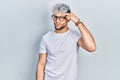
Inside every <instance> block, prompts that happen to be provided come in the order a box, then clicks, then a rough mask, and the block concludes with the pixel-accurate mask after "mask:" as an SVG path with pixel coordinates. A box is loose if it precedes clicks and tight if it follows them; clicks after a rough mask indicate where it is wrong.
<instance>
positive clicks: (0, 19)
mask: <svg viewBox="0 0 120 80" xmlns="http://www.w3.org/2000/svg"><path fill="white" fill-rule="evenodd" d="M59 2H64V3H66V4H68V5H70V7H71V9H72V12H74V13H75V14H76V15H77V16H78V17H79V18H80V19H81V20H82V21H83V22H84V24H85V25H86V26H87V28H88V29H89V30H90V31H91V33H92V34H93V36H94V38H95V41H96V44H97V50H96V51H95V52H92V53H89V52H87V51H85V50H83V49H82V48H80V51H79V55H78V64H79V65H78V66H79V76H78V80H120V51H119V49H120V48H119V41H120V36H119V34H120V31H119V30H120V5H119V3H120V1H119V0H0V80H35V73H36V64H37V60H38V50H39V42H40V39H41V36H42V35H43V34H44V33H46V32H47V31H49V30H53V29H54V26H53V22H52V19H51V15H52V13H51V9H52V6H53V5H54V4H56V3H59ZM69 26H70V27H71V28H74V29H76V30H77V27H75V26H74V24H73V23H72V22H70V24H69Z"/></svg>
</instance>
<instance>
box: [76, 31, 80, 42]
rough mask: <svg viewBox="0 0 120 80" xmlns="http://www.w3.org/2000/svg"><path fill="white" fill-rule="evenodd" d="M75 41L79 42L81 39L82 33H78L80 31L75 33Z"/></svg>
mask: <svg viewBox="0 0 120 80" xmlns="http://www.w3.org/2000/svg"><path fill="white" fill-rule="evenodd" d="M74 36H75V39H76V41H77V42H78V40H79V39H80V38H81V33H80V32H78V31H75V35H74Z"/></svg>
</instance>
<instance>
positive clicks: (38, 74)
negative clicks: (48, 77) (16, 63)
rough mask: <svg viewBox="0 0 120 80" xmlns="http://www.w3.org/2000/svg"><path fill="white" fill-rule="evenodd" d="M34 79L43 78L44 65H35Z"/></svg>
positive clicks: (39, 79)
mask: <svg viewBox="0 0 120 80" xmlns="http://www.w3.org/2000/svg"><path fill="white" fill-rule="evenodd" d="M36 80H44V67H43V66H41V65H38V66H37V70H36Z"/></svg>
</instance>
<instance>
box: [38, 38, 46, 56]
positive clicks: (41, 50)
mask: <svg viewBox="0 0 120 80" xmlns="http://www.w3.org/2000/svg"><path fill="white" fill-rule="evenodd" d="M46 52H47V49H46V43H45V40H44V38H42V39H41V42H40V44H39V54H43V53H46Z"/></svg>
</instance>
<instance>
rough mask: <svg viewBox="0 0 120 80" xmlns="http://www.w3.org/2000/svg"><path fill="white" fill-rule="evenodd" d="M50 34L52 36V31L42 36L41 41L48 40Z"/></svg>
mask: <svg viewBox="0 0 120 80" xmlns="http://www.w3.org/2000/svg"><path fill="white" fill-rule="evenodd" d="M52 34H53V31H48V32H46V33H45V34H44V35H43V36H42V38H43V39H47V38H50V37H51V36H52Z"/></svg>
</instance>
